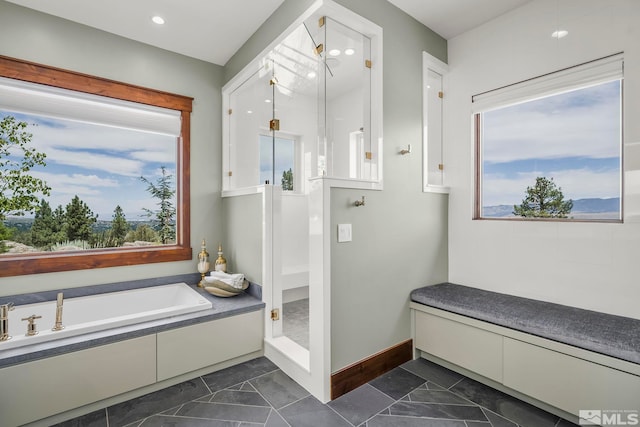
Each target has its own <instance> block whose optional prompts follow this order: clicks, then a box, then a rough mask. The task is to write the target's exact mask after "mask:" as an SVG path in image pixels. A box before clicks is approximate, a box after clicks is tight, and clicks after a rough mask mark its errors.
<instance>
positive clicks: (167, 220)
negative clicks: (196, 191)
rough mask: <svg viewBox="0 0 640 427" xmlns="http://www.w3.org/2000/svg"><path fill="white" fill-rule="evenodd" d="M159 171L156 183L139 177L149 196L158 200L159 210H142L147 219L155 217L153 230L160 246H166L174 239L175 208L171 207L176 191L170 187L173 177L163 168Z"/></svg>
mask: <svg viewBox="0 0 640 427" xmlns="http://www.w3.org/2000/svg"><path fill="white" fill-rule="evenodd" d="M160 169H161V171H162V176H160V177H159V178H158V180H157V182H156V183H153V182H151V181H149V180H148V179H147V178H145V177H143V176H141V177H140V180H141V181H142V182H144V183H145V184H147V191H148V192H149V194H151V196H153V197H154V198H155V199H158V206H159V209H157V210H155V211H154V210H151V209H146V208H145V209H144V210H145V212H147V214H148V216H149V218H153V217H155V220H156V222H157V225H156V227H155V229H156V231H157V232H158V235H159V236H160V241H161V242H162V244H167V243H173V242H175V239H176V227H175V217H176V208H175V206H173V196H174V195H175V194H176V190H175V188H174V187H173V185H172V179H173V175H170V174H168V173H167V170H166V168H165V167H164V166H162V167H161V168H160Z"/></svg>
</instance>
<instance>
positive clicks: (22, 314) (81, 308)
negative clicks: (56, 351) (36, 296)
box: [0, 283, 212, 351]
mask: <svg viewBox="0 0 640 427" xmlns="http://www.w3.org/2000/svg"><path fill="white" fill-rule="evenodd" d="M211 307H212V304H211V301H209V300H208V299H207V298H205V297H203V296H202V295H200V294H199V293H198V292H196V291H195V290H193V289H192V288H191V287H189V286H188V285H187V284H186V283H174V284H171V285H162V286H153V287H148V288H138V289H131V290H126V291H119V292H109V293H104V294H97V295H89V296H83V297H75V298H68V299H65V300H64V304H63V312H62V325H63V326H64V329H63V330H61V331H52V330H51V328H52V327H53V326H54V324H55V318H56V301H47V302H41V303H35V304H25V305H19V306H16V307H15V309H14V310H13V311H10V312H9V335H11V336H12V338H11V339H10V340H8V341H0V351H2V350H5V349H9V348H17V347H21V346H26V345H31V344H37V343H42V342H46V341H52V340H56V339H60V338H66V337H72V336H76V335H81V334H86V333H89V332H96V331H102V330H106V329H111V328H117V327H121V326H127V325H132V324H135V323H141V322H147V321H150V320H157V319H161V318H166V317H171V316H176V315H179V314H186V313H193V312H196V311H201V310H207V309H210V308H211ZM33 314H35V315H36V316H42V318H41V319H37V320H36V325H37V330H38V334H37V335H34V336H25V333H26V331H27V322H26V321H22V320H21V319H24V318H26V317H29V316H31V315H33Z"/></svg>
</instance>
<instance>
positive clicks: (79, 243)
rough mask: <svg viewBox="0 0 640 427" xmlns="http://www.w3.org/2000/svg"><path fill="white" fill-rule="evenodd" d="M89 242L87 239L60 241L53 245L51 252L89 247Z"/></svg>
mask: <svg viewBox="0 0 640 427" xmlns="http://www.w3.org/2000/svg"><path fill="white" fill-rule="evenodd" d="M89 246H90V245H89V243H88V242H87V241H85V240H66V241H64V242H58V243H56V244H55V245H53V246H51V252H61V251H77V250H82V249H88V248H89Z"/></svg>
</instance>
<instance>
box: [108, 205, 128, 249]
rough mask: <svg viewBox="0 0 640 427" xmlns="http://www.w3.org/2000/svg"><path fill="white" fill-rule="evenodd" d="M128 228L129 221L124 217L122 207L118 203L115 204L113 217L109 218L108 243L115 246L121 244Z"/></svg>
mask: <svg viewBox="0 0 640 427" xmlns="http://www.w3.org/2000/svg"><path fill="white" fill-rule="evenodd" d="M129 228H130V227H129V223H128V222H127V219H126V218H125V215H124V212H122V208H121V207H120V205H118V206H116V208H115V209H114V211H113V219H112V220H111V232H110V235H109V243H110V244H111V245H113V246H116V247H117V246H122V244H123V243H124V239H125V237H126V236H127V232H128V231H129Z"/></svg>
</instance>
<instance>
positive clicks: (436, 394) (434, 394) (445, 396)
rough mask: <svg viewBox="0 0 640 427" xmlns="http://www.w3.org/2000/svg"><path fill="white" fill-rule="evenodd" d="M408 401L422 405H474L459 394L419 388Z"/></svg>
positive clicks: (411, 394)
mask: <svg viewBox="0 0 640 427" xmlns="http://www.w3.org/2000/svg"><path fill="white" fill-rule="evenodd" d="M407 400H410V401H411V402H422V403H449V404H455V405H472V403H471V402H470V401H468V400H467V399H464V398H462V397H460V396H458V395H457V394H454V393H451V392H450V391H449V390H445V389H442V388H441V389H436V390H427V389H426V388H425V387H418V388H417V389H415V390H414V391H412V392H411V393H409V395H408V396H407Z"/></svg>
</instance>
